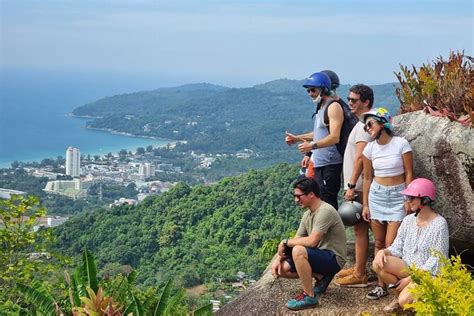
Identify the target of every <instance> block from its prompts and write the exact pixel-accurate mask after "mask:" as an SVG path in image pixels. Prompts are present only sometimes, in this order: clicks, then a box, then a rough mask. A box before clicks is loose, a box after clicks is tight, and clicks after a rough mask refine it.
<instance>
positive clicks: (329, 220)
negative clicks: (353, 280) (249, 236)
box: [271, 178, 347, 310]
mask: <svg viewBox="0 0 474 316" xmlns="http://www.w3.org/2000/svg"><path fill="white" fill-rule="evenodd" d="M293 187H294V193H293V196H294V199H295V202H296V203H298V204H299V206H300V207H301V208H303V209H306V211H305V212H304V214H303V217H302V218H301V222H300V226H299V228H298V231H297V233H296V236H295V237H294V238H291V239H285V240H283V241H282V242H281V243H280V244H279V246H278V258H277V259H276V260H275V261H274V262H273V264H272V268H271V269H272V274H273V276H274V277H283V278H290V279H296V278H299V279H300V281H301V284H302V287H303V292H302V293H301V294H299V295H298V296H296V297H295V298H294V299H291V300H289V301H288V302H287V303H286V306H287V307H288V308H289V309H292V310H300V309H305V308H311V307H313V306H315V305H317V304H318V295H320V294H322V293H324V292H325V291H326V288H327V287H328V285H329V283H330V282H331V280H332V278H333V277H334V275H335V274H336V273H337V272H338V271H339V270H340V269H341V267H342V266H344V263H345V261H346V252H347V248H346V247H347V246H346V232H345V229H344V225H343V223H342V220H341V218H340V217H339V215H338V213H337V211H336V210H335V209H334V208H333V207H332V206H331V205H330V204H328V203H326V202H324V201H322V200H321V199H320V196H319V194H320V193H319V186H318V183H317V182H316V181H315V180H314V179H312V178H302V179H300V180H298V181H297V182H296V183H295V184H294V185H293ZM313 277H314V278H316V284H315V286H314V288H313V284H312V282H313Z"/></svg>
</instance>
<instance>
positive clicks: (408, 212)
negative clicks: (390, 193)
mask: <svg viewBox="0 0 474 316" xmlns="http://www.w3.org/2000/svg"><path fill="white" fill-rule="evenodd" d="M403 207H404V208H405V212H406V213H407V215H408V214H411V213H413V211H412V210H411V206H410V201H408V200H406V201H405V202H404V203H403Z"/></svg>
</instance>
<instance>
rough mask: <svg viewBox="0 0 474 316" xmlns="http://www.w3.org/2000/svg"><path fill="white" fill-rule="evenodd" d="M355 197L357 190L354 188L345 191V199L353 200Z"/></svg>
mask: <svg viewBox="0 0 474 316" xmlns="http://www.w3.org/2000/svg"><path fill="white" fill-rule="evenodd" d="M354 198H355V192H354V189H348V190H347V191H346V192H345V193H344V199H345V200H346V201H352V200H354Z"/></svg>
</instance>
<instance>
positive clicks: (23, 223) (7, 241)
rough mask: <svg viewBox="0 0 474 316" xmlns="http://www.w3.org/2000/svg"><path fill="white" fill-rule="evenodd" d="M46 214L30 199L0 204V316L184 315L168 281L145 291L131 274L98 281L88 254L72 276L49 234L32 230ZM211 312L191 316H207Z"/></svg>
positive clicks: (182, 304) (183, 304)
mask: <svg viewBox="0 0 474 316" xmlns="http://www.w3.org/2000/svg"><path fill="white" fill-rule="evenodd" d="M45 214H46V210H45V209H44V208H43V207H41V206H40V204H39V200H38V199H37V198H36V197H33V196H30V197H28V198H24V197H21V196H13V197H12V198H11V199H10V200H0V224H1V225H0V246H1V248H2V252H1V253H0V267H1V269H0V314H1V315H5V314H6V315H31V314H37V315H63V314H64V313H66V314H67V315H70V314H71V313H72V314H74V315H122V312H123V314H124V315H129V313H133V315H137V316H139V315H188V308H187V306H186V302H185V295H184V290H183V289H182V288H179V287H173V284H172V281H171V280H169V279H168V280H166V282H164V283H163V284H161V285H160V286H158V287H147V288H145V287H138V286H136V285H135V279H136V276H137V273H136V272H135V271H133V270H129V271H128V274H127V275H125V274H124V273H121V272H120V273H116V274H113V275H108V274H106V275H103V276H102V277H99V275H98V273H97V267H96V263H95V259H94V256H93V255H92V254H91V253H90V252H89V251H87V250H84V251H82V260H81V261H80V264H78V266H77V268H76V270H75V271H74V273H73V274H72V275H71V274H70V271H68V269H67V267H68V266H69V265H70V260H68V259H65V258H62V257H60V256H59V255H57V254H55V253H54V252H52V251H51V242H52V241H53V235H52V234H51V232H52V231H51V229H47V228H46V229H40V230H38V231H34V230H33V225H34V224H35V221H36V219H37V218H38V217H40V216H44V215H45ZM26 216H28V217H26ZM63 272H64V274H63ZM210 308H211V306H210V305H209V304H207V305H206V306H204V307H202V308H200V309H197V310H195V311H194V314H195V315H209V314H210ZM193 309H194V307H193Z"/></svg>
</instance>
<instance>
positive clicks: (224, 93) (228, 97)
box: [73, 79, 399, 152]
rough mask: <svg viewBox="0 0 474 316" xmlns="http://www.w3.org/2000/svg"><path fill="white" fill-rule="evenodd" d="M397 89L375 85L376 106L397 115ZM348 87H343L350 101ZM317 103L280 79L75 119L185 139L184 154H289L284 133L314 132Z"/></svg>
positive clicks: (91, 107)
mask: <svg viewBox="0 0 474 316" xmlns="http://www.w3.org/2000/svg"><path fill="white" fill-rule="evenodd" d="M394 86H395V84H394V83H387V84H384V85H375V86H373V88H374V92H375V98H376V105H379V106H381V105H383V106H385V107H388V108H389V110H390V111H392V112H394V113H398V109H399V105H398V101H397V99H396V97H395V89H394ZM348 89H349V85H343V86H341V87H340V89H339V91H338V93H339V95H340V96H341V97H345V96H347V93H348ZM313 111H314V108H313V104H312V103H311V101H310V99H309V98H308V96H307V95H306V93H305V91H304V89H302V88H301V81H299V80H288V79H280V80H274V81H271V82H267V83H264V84H260V85H256V86H254V87H250V88H238V89H236V88H227V87H222V86H216V85H212V84H194V85H185V86H180V87H174V88H161V89H157V90H153V91H142V92H136V93H131V94H123V95H116V96H112V97H106V98H103V99H100V100H97V101H95V102H93V103H89V104H86V105H83V106H81V107H78V108H76V109H75V110H74V111H73V114H74V115H78V116H90V117H96V118H95V119H94V120H92V121H90V122H88V126H89V127H93V128H102V129H110V130H115V131H120V132H126V133H131V134H135V135H143V136H152V137H161V138H166V139H174V140H187V141H188V143H187V144H186V149H189V150H198V151H206V152H235V151H236V150H241V149H243V148H249V149H252V150H256V151H259V152H262V151H279V150H284V149H286V145H285V144H284V142H283V141H282V139H283V135H284V132H285V130H290V131H293V132H296V133H300V132H304V131H307V130H310V129H311V128H312V122H311V115H312V113H313Z"/></svg>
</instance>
